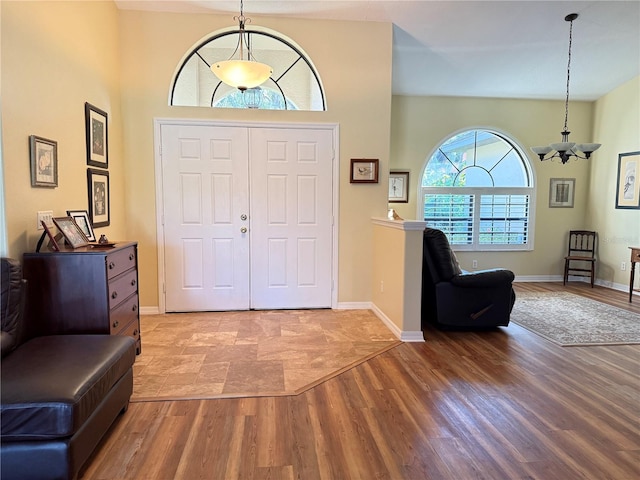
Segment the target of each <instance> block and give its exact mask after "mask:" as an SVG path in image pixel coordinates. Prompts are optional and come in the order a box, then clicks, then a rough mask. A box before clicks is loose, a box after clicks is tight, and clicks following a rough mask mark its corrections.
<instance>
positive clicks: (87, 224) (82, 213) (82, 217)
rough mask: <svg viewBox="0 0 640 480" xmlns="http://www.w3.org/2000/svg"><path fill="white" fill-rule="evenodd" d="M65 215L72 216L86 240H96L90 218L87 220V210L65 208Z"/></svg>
mask: <svg viewBox="0 0 640 480" xmlns="http://www.w3.org/2000/svg"><path fill="white" fill-rule="evenodd" d="M67 215H69V216H70V217H71V218H73V220H74V221H75V222H76V225H78V227H80V230H82V233H84V236H85V237H87V240H89V241H90V242H95V241H96V234H95V233H94V232H93V228H91V220H89V212H87V211H86V210H67Z"/></svg>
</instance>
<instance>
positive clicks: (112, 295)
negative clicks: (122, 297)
mask: <svg viewBox="0 0 640 480" xmlns="http://www.w3.org/2000/svg"><path fill="white" fill-rule="evenodd" d="M111 298H113V299H114V300H115V299H116V298H118V292H113V293H112V294H111Z"/></svg>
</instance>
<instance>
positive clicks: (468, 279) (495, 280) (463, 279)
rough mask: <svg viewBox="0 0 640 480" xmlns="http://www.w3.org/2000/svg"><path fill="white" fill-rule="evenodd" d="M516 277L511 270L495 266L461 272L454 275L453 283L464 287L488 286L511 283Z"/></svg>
mask: <svg viewBox="0 0 640 480" xmlns="http://www.w3.org/2000/svg"><path fill="white" fill-rule="evenodd" d="M514 278H515V275H514V274H513V272H512V271H511V270H506V269H504V268H494V269H491V270H478V271H475V272H464V273H461V274H460V275H456V276H454V277H453V278H452V279H451V283H452V284H453V285H455V286H457V287H462V288H487V287H498V286H503V285H510V284H511V283H512V282H513V280H514Z"/></svg>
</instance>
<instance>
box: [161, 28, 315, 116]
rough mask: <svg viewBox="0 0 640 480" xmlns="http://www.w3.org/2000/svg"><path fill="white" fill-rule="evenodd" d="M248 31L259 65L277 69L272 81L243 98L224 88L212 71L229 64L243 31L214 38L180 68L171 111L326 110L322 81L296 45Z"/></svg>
mask: <svg viewBox="0 0 640 480" xmlns="http://www.w3.org/2000/svg"><path fill="white" fill-rule="evenodd" d="M258 28H259V27H252V28H251V29H247V30H245V33H246V37H245V38H246V40H247V43H248V44H249V45H250V47H251V52H252V53H253V56H254V57H255V58H256V60H258V61H259V62H262V63H266V64H268V65H270V66H271V67H272V68H273V75H272V76H271V78H270V79H269V80H267V81H266V82H265V83H263V84H262V85H261V86H260V87H257V88H256V89H249V90H247V91H246V92H244V93H243V92H240V91H238V90H237V89H235V88H233V87H230V86H228V85H226V84H224V83H222V82H221V81H220V80H219V79H218V78H217V77H216V76H215V75H214V74H213V73H212V72H211V70H210V66H211V65H212V64H213V63H215V62H218V61H220V60H226V59H228V58H229V57H231V55H232V54H233V53H234V50H235V49H236V46H237V44H238V30H237V29H234V30H228V31H222V32H219V33H216V34H213V35H212V36H211V37H208V38H206V39H205V40H203V41H202V42H200V43H198V44H197V45H196V46H195V47H194V48H193V49H192V50H191V51H189V52H188V53H187V54H186V55H185V56H184V58H183V59H182V61H181V63H180V65H178V68H177V71H176V74H175V75H174V78H173V81H172V84H171V92H170V95H169V105H181V106H200V107H222V108H260V109H270V110H314V111H318V110H319V111H322V110H326V102H325V96H324V91H323V89H322V84H321V82H320V76H319V75H318V72H317V71H316V69H315V67H314V66H313V63H312V62H311V59H309V57H308V56H307V55H306V54H305V53H304V52H303V51H302V49H301V48H300V47H299V46H297V45H296V44H295V43H294V42H293V41H292V40H290V39H287V38H285V37H284V36H283V35H280V34H276V33H275V32H272V31H266V29H264V30H263V29H260V30H258Z"/></svg>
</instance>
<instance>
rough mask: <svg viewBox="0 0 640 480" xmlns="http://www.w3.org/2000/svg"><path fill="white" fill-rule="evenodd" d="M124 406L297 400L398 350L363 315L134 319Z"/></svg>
mask: <svg viewBox="0 0 640 480" xmlns="http://www.w3.org/2000/svg"><path fill="white" fill-rule="evenodd" d="M141 330H142V353H141V354H140V355H139V356H138V358H137V359H136V363H135V365H134V387H133V396H132V398H131V401H133V402H136V401H154V400H179V399H202V398H227V397H252V396H280V395H296V394H299V393H301V392H303V391H305V390H306V389H308V388H311V387H312V386H314V385H317V384H318V383H321V382H323V381H325V380H327V379H328V378H331V377H333V376H335V375H338V374H339V373H341V372H343V371H345V370H347V369H349V368H352V367H353V366H355V365H357V364H359V363H362V362H363V361H365V360H367V359H369V358H371V357H373V356H375V355H378V354H380V353H382V352H384V351H386V350H388V349H390V348H393V347H395V346H396V345H398V344H400V343H401V342H399V341H398V340H397V339H396V337H395V336H394V335H393V334H392V333H391V332H390V331H389V329H388V328H387V327H386V326H385V325H384V324H383V323H382V322H381V321H380V320H379V319H378V318H377V317H376V316H375V315H374V314H373V312H371V311H370V310H277V311H246V312H198V313H171V314H164V315H149V316H144V317H142V318H141Z"/></svg>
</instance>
